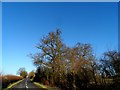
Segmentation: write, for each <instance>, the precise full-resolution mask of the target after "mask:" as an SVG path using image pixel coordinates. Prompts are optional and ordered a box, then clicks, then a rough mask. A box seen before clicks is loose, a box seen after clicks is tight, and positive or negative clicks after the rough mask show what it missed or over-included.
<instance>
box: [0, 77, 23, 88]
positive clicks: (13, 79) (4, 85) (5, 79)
mask: <svg viewBox="0 0 120 90" xmlns="http://www.w3.org/2000/svg"><path fill="white" fill-rule="evenodd" d="M22 79H23V77H21V76H15V75H1V76H0V81H1V82H2V83H1V89H5V88H7V87H8V86H9V85H10V84H12V83H14V82H17V81H19V80H22Z"/></svg>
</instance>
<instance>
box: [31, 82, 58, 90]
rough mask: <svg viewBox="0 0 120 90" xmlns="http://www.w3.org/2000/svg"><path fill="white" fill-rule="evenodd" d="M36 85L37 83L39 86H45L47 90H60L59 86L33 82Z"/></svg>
mask: <svg viewBox="0 0 120 90" xmlns="http://www.w3.org/2000/svg"><path fill="white" fill-rule="evenodd" d="M33 83H34V84H35V85H37V86H38V87H39V88H43V89H45V90H60V89H59V88H57V87H49V86H45V85H42V84H40V83H37V82H33Z"/></svg>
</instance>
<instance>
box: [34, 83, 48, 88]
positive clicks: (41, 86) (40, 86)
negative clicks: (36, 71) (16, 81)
mask: <svg viewBox="0 0 120 90" xmlns="http://www.w3.org/2000/svg"><path fill="white" fill-rule="evenodd" d="M33 83H34V84H35V85H37V86H38V87H39V88H43V89H47V87H46V86H44V85H42V84H40V83H37V82H33Z"/></svg>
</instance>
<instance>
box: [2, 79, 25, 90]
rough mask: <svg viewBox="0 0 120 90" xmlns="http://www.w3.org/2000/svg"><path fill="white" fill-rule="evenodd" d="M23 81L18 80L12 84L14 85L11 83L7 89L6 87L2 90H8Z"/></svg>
mask: <svg viewBox="0 0 120 90" xmlns="http://www.w3.org/2000/svg"><path fill="white" fill-rule="evenodd" d="M23 80H24V79H22V80H19V81H17V82H14V83H12V84H10V85H8V87H7V88H5V89H3V90H8V89H10V88H12V87H13V86H15V85H16V84H18V83H20V82H22V81H23Z"/></svg>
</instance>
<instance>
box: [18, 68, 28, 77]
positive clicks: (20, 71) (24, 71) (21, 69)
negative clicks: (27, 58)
mask: <svg viewBox="0 0 120 90" xmlns="http://www.w3.org/2000/svg"><path fill="white" fill-rule="evenodd" d="M17 74H18V75H20V76H22V77H23V78H26V76H27V71H26V70H25V68H20V69H19V70H18V72H17Z"/></svg>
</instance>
